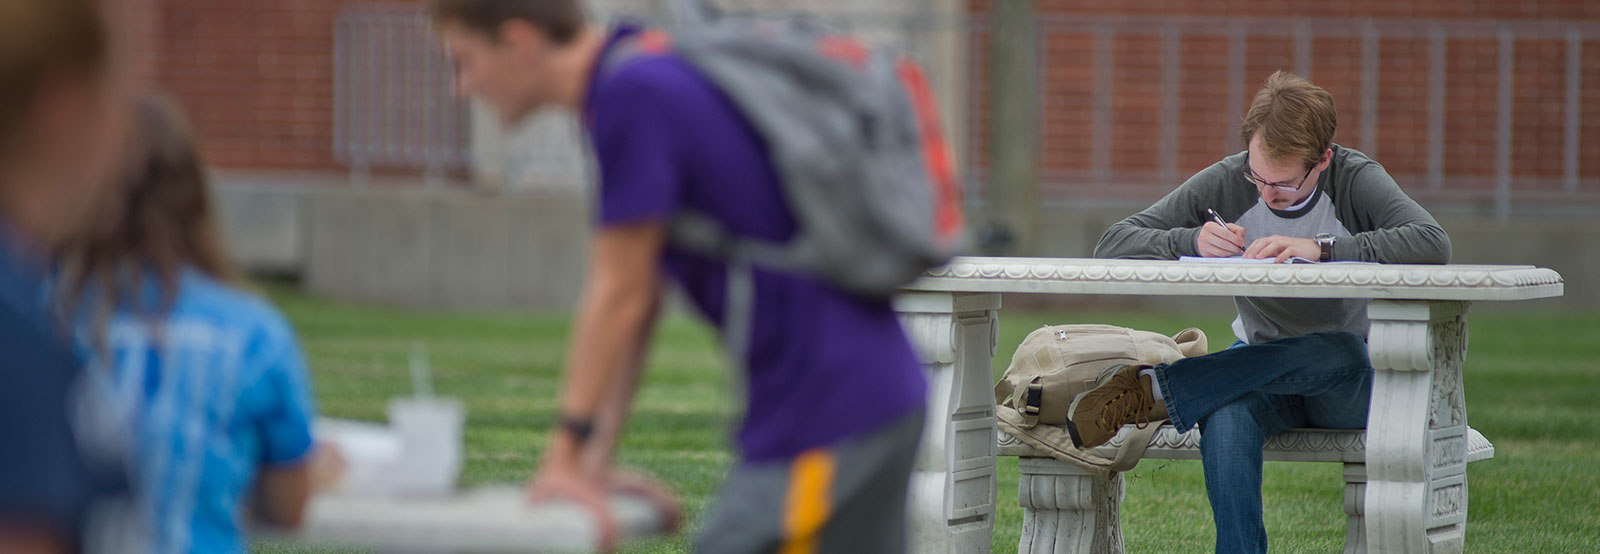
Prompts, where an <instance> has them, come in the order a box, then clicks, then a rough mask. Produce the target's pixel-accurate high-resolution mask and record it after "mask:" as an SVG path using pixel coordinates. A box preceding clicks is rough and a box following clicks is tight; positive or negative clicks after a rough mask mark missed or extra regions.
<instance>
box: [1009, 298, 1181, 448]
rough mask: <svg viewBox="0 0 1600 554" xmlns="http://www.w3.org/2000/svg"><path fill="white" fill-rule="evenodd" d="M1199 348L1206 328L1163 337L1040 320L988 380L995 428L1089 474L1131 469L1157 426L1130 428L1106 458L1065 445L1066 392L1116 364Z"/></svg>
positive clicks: (1088, 385)
mask: <svg viewBox="0 0 1600 554" xmlns="http://www.w3.org/2000/svg"><path fill="white" fill-rule="evenodd" d="M1205 354H1206V335H1205V333H1204V332H1202V331H1200V330H1199V329H1193V328H1190V329H1184V330H1183V331H1182V332H1179V333H1178V334H1177V335H1173V336H1171V337H1167V336H1164V335H1161V334H1158V333H1152V332H1149V331H1139V330H1136V329H1129V328H1126V327H1117V326H1115V325H1093V324H1084V325H1053V326H1047V327H1042V328H1040V329H1038V330H1036V331H1034V332H1032V333H1029V334H1028V337H1027V338H1025V339H1022V344H1021V345H1019V346H1017V352H1016V354H1015V355H1013V356H1012V357H1011V367H1008V368H1006V373H1005V375H1004V376H1003V377H1001V378H1000V382H999V383H997V384H996V385H995V386H994V400H995V404H996V407H995V411H996V415H997V416H998V419H999V426H1000V430H1001V431H1005V432H1006V433H1009V434H1010V435H1011V436H1014V437H1016V438H1017V439H1018V440H1021V441H1022V442H1025V443H1028V444H1029V445H1031V446H1033V447H1034V448H1037V449H1039V450H1043V451H1045V452H1049V453H1050V455H1051V456H1053V457H1055V458H1057V459H1060V460H1062V461H1065V462H1068V463H1071V464H1074V465H1077V466H1079V467H1082V468H1084V469H1086V470H1089V471H1091V472H1094V473H1096V474H1100V475H1110V473H1111V472H1114V471H1127V470H1129V469H1133V466H1135V465H1137V464H1138V463H1139V458H1140V457H1142V456H1144V451H1145V448H1146V447H1148V446H1149V444H1150V439H1151V437H1153V436H1155V433H1156V431H1157V430H1158V429H1159V428H1160V426H1159V425H1149V426H1146V427H1145V428H1144V429H1138V428H1135V429H1132V430H1130V431H1129V435H1128V436H1127V439H1126V440H1124V441H1122V446H1121V447H1120V448H1119V449H1118V451H1117V454H1116V457H1114V458H1109V459H1108V458H1106V457H1104V456H1101V455H1099V454H1097V453H1095V452H1094V451H1092V450H1080V449H1078V448H1077V447H1075V446H1073V445H1072V439H1071V438H1070V437H1068V435H1067V430H1066V427H1064V425H1065V424H1066V422H1067V408H1068V407H1069V406H1071V405H1072V399H1073V398H1074V397H1076V396H1077V395H1078V394H1080V393H1082V392H1084V391H1087V390H1089V389H1092V388H1094V387H1095V386H1096V385H1098V384H1099V382H1100V380H1101V379H1103V378H1105V377H1107V375H1103V374H1104V373H1105V372H1106V370H1108V369H1111V368H1113V367H1116V366H1117V365H1120V364H1142V365H1156V364H1164V363H1172V362H1175V361H1177V360H1179V359H1182V358H1186V357H1190V356H1202V355H1205Z"/></svg>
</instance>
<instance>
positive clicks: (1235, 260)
mask: <svg viewBox="0 0 1600 554" xmlns="http://www.w3.org/2000/svg"><path fill="white" fill-rule="evenodd" d="M1178 261H1180V262H1189V263H1197V264H1275V263H1277V260H1276V259H1273V258H1263V259H1259V260H1252V259H1249V258H1245V257H1244V256H1234V257H1232V258H1201V257H1198V256H1184V257H1182V258H1178ZM1287 263H1291V264H1315V263H1321V264H1349V265H1377V264H1374V263H1372V262H1318V261H1316V260H1308V259H1305V258H1302V257H1299V256H1295V257H1293V258H1289V261H1288V262H1287Z"/></svg>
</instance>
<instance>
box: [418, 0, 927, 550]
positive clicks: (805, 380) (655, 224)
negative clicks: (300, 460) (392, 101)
mask: <svg viewBox="0 0 1600 554" xmlns="http://www.w3.org/2000/svg"><path fill="white" fill-rule="evenodd" d="M432 9H433V14H434V17H435V23H436V24H437V25H438V27H439V29H440V33H441V35H442V37H443V40H444V42H445V45H446V47H447V49H448V50H449V53H450V56H451V58H452V60H453V61H454V63H455V64H456V69H457V77H458V85H459V87H460V89H461V91H462V92H464V93H465V94H467V95H470V96H473V97H476V98H478V99H481V100H483V101H485V102H487V103H488V104H490V105H491V106H492V107H494V108H495V109H496V110H497V111H498V112H499V114H500V115H501V116H502V117H503V118H504V119H506V120H508V121H514V120H517V119H520V118H521V117H523V116H525V115H527V114H529V113H531V112H534V111H536V110H538V109H540V108H545V107H554V108H560V109H566V110H570V111H573V112H576V113H578V114H580V115H581V116H582V117H583V120H584V123H585V125H586V127H587V129H588V131H589V136H590V140H591V142H592V144H593V147H594V152H595V155H596V158H597V160H598V162H599V173H600V185H599V188H600V190H599V194H598V204H599V205H598V213H597V218H596V219H597V220H596V223H595V226H596V231H595V233H594V236H593V239H592V242H591V248H592V249H591V257H590V267H589V271H588V279H589V281H588V283H587V287H586V289H585V293H584V295H583V298H582V299H581V301H580V303H579V306H578V313H577V318H576V328H575V331H574V335H573V338H572V343H571V350H570V353H569V356H568V358H567V361H566V371H565V387H564V390H563V393H562V395H561V400H560V413H559V424H558V427H557V428H556V429H555V430H554V432H553V433H552V434H551V439H550V442H549V445H548V448H547V450H546V452H545V458H544V463H543V465H542V467H541V468H540V469H539V472H538V475H537V476H536V477H535V480H534V484H533V485H532V489H533V494H534V496H535V498H536V499H539V498H548V497H551V496H560V497H566V498H570V499H574V500H578V501H580V502H584V503H586V504H589V505H591V506H599V505H600V502H601V499H602V498H603V495H604V494H605V492H606V491H607V490H608V489H614V488H615V487H617V486H619V485H621V484H622V482H624V481H625V482H626V483H627V484H629V485H632V486H634V487H635V488H639V487H643V488H646V489H654V487H653V486H650V485H649V484H648V483H644V482H642V481H641V480H640V479H638V478H619V477H618V476H617V475H616V474H615V473H614V472H613V471H612V470H611V469H610V454H611V448H612V446H613V444H614V441H615V439H616V434H617V431H618V430H619V429H620V428H621V426H622V422H623V420H624V419H625V414H626V410H627V405H628V404H629V403H630V402H631V397H632V393H633V388H634V385H635V384H636V380H637V378H638V373H639V371H640V369H641V368H640V363H641V361H642V359H643V357H644V349H645V345H646V343H647V341H648V340H649V337H650V330H651V325H652V322H653V321H654V319H655V316H656V307H657V304H658V302H659V298H660V294H661V286H662V284H663V282H664V281H665V280H667V279H668V278H670V279H672V280H673V281H676V282H677V283H678V284H679V285H680V286H681V287H682V288H683V289H684V291H685V292H686V293H687V295H688V297H689V298H690V299H691V300H692V301H693V304H694V305H695V306H696V307H697V308H698V309H699V310H700V311H701V312H702V313H703V314H704V315H705V316H706V317H707V319H709V320H710V322H711V323H712V324H713V325H716V326H718V327H719V328H722V327H725V324H726V323H727V322H725V321H723V314H724V307H725V306H726V303H727V302H729V300H728V298H727V297H728V294H727V291H728V288H729V287H728V284H729V281H728V275H729V272H728V269H727V267H726V265H725V264H724V263H722V262H721V261H719V260H715V259H710V258H706V257H702V256H697V255H692V254H690V253H687V252H684V251H680V250H678V249H676V248H674V247H673V246H671V245H670V244H669V243H668V241H667V240H666V237H667V228H668V224H669V223H670V222H671V221H672V219H673V218H674V217H675V215H677V214H679V213H681V212H683V211H692V212H694V213H696V214H700V215H702V216H707V217H710V218H712V219H714V220H716V221H717V222H718V223H720V224H721V225H722V226H723V227H725V228H726V229H728V230H730V231H732V232H734V233H736V234H739V235H741V236H748V237H754V238H759V239H763V240H767V241H773V242H782V241H785V240H787V239H788V238H789V237H791V236H793V235H794V234H795V232H796V221H795V218H794V216H793V215H792V213H791V212H790V210H789V208H788V206H787V205H786V202H785V199H784V196H783V194H782V189H781V188H780V183H779V182H778V177H777V175H776V172H775V171H774V169H773V167H772V163H771V160H769V159H768V156H767V153H766V150H765V148H764V146H763V143H762V140H761V138H760V137H759V136H758V135H757V134H756V133H755V131H754V130H753V129H752V127H751V125H750V124H749V123H748V121H747V120H746V118H745V117H743V116H742V115H741V114H740V113H739V112H738V111H737V110H736V109H735V107H734V106H733V105H732V103H731V102H730V101H729V100H728V98H727V97H726V96H725V95H724V94H722V93H721V92H720V91H719V90H717V89H716V88H715V87H714V86H712V85H711V84H710V82H708V81H707V80H706V79H705V78H704V77H703V76H702V75H701V74H700V73H698V72H697V71H696V70H695V69H694V68H693V67H691V66H690V65H688V64H687V63H686V62H685V61H684V60H682V59H680V58H678V57H677V56H674V55H673V54H671V53H670V52H667V53H659V52H657V53H650V52H647V51H645V50H646V49H640V48H633V47H632V46H634V45H635V43H631V42H629V41H632V40H635V39H636V38H637V37H638V34H639V32H640V29H637V28H634V27H631V26H626V25H624V26H620V27H618V28H617V29H615V30H613V31H611V32H609V33H607V32H605V31H603V30H601V29H598V28H596V27H594V26H593V25H592V24H590V23H589V22H587V21H585V20H584V18H583V16H582V11H581V5H580V4H579V2H578V1H577V0H434V2H433V3H432ZM619 45H620V46H619ZM619 48H620V49H626V50H627V51H628V52H630V53H629V54H628V55H626V56H618V55H615V54H614V53H615V52H618V51H622V50H619ZM753 282H754V293H753V299H754V300H753V307H752V312H751V315H750V318H749V320H750V321H749V325H748V328H747V330H748V337H747V338H745V339H742V340H738V339H735V340H737V341H738V342H742V343H745V344H747V345H748V348H747V349H746V352H747V354H746V355H745V356H743V359H739V360H736V361H735V363H736V364H737V365H739V366H742V368H743V369H745V370H746V371H747V375H746V376H745V382H746V385H747V388H746V390H745V396H746V398H747V399H748V402H747V405H746V414H745V419H744V422H743V425H742V427H741V428H740V430H739V431H738V437H737V442H738V446H739V448H740V450H741V459H740V461H739V462H738V464H737V466H736V467H735V468H734V469H733V471H732V473H731V474H730V475H729V477H728V479H727V481H726V482H725V483H724V486H723V491H722V493H721V496H720V497H719V499H718V500H717V502H716V505H715V506H714V507H713V508H712V509H711V512H710V514H709V515H708V516H707V518H706V520H705V524H704V528H703V529H702V531H701V533H700V535H699V537H698V539H697V540H696V542H695V549H696V551H699V552H767V551H777V550H781V551H785V552H808V551H818V550H820V551H832V552H843V551H849V552H898V551H902V550H903V549H904V541H905V536H904V535H905V531H904V526H905V522H904V520H905V496H906V489H907V481H908V478H909V474H910V470H911V464H912V456H913V453H914V452H915V450H916V444H917V442H918V438H919V435H920V431H921V426H922V419H923V403H924V393H923V389H924V383H923V377H922V374H921V369H920V368H919V367H918V364H917V361H916V358H915V357H914V355H913V353H912V350H911V345H910V343H909V341H908V340H907V338H906V337H905V334H904V332H903V331H902V330H901V328H900V325H899V322H898V319H897V318H896V316H895V314H894V312H893V310H892V309H891V307H890V305H889V303H888V301H887V300H882V299H872V300H868V299H862V298H857V297H853V296H851V295H848V294H845V293H843V292H841V291H839V290H837V289H836V288H834V287H832V286H830V285H828V284H825V283H823V282H822V281H820V280H818V279H816V278H814V277H810V276H806V275H800V274H795V273H792V272H785V271H777V270H769V269H763V268H759V267H758V268H756V269H755V270H754V275H753ZM724 331H725V333H727V332H729V331H731V332H735V333H737V332H743V330H740V329H724ZM725 336H726V335H725ZM655 492H656V493H658V494H659V490H657V491H655Z"/></svg>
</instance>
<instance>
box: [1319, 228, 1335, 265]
mask: <svg viewBox="0 0 1600 554" xmlns="http://www.w3.org/2000/svg"><path fill="white" fill-rule="evenodd" d="M1336 238H1337V237H1334V236H1333V235H1331V234H1328V233H1323V234H1320V235H1317V247H1319V248H1321V249H1322V257H1320V258H1317V261H1319V262H1331V261H1333V241H1334V239H1336Z"/></svg>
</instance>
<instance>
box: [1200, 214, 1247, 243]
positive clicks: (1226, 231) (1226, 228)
mask: <svg viewBox="0 0 1600 554" xmlns="http://www.w3.org/2000/svg"><path fill="white" fill-rule="evenodd" d="M1206 214H1207V215H1209V216H1211V221H1213V222H1215V223H1216V224H1217V226H1219V227H1221V228H1222V235H1225V238H1224V240H1226V241H1228V243H1229V244H1231V245H1233V246H1234V247H1235V248H1239V249H1241V250H1242V249H1244V245H1243V244H1241V243H1239V242H1237V241H1236V239H1237V238H1238V235H1235V234H1234V231H1233V230H1234V228H1235V227H1234V226H1232V225H1229V224H1228V221H1227V220H1225V219H1222V214H1219V213H1217V211H1216V210H1213V209H1211V208H1206Z"/></svg>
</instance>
